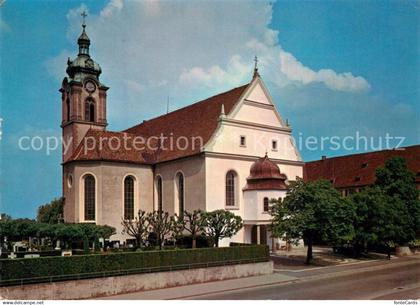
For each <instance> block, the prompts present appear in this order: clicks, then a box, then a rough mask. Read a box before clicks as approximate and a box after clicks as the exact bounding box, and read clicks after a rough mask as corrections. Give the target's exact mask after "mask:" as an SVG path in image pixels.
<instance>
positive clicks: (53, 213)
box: [36, 197, 64, 223]
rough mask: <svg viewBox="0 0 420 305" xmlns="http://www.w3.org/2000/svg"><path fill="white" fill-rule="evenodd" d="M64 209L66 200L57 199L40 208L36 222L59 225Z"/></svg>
mask: <svg viewBox="0 0 420 305" xmlns="http://www.w3.org/2000/svg"><path fill="white" fill-rule="evenodd" d="M63 209H64V199H63V198H62V197H61V198H58V199H57V198H56V199H54V200H52V201H51V202H50V203H47V204H44V205H41V206H40V207H39V208H38V213H37V216H36V220H37V221H38V222H44V223H59V222H60V221H61V219H62V217H63V213H64V211H63Z"/></svg>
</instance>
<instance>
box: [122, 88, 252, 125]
mask: <svg viewBox="0 0 420 305" xmlns="http://www.w3.org/2000/svg"><path fill="white" fill-rule="evenodd" d="M250 84H251V83H247V84H244V85H242V86H238V87H235V88H232V89H229V90H227V91H224V92H221V93H218V94H215V95H212V96H210V97H207V98H205V99H204V100H200V101H197V102H194V103H192V104H190V105H187V106H184V107H182V108H179V109H176V110H174V111H171V112H168V113H165V114H162V115H159V116H156V117H153V118H151V119H149V120H144V121H143V122H141V123H139V124H136V125H134V126H131V127H129V128H127V129H124V130H123V131H121V132H127V130H129V129H133V128H136V127H138V126H140V125H142V124H144V123H148V122H151V121H154V120H157V119H159V118H162V117H165V116H167V115H170V114H173V113H176V112H179V111H181V110H185V109H187V108H189V107H193V106H196V105H199V104H201V103H205V102H207V101H208V100H210V99H213V98H215V97H217V96H220V95H224V94H227V93H230V92H232V91H234V90H237V89H239V88H243V87H247V86H249V85H250Z"/></svg>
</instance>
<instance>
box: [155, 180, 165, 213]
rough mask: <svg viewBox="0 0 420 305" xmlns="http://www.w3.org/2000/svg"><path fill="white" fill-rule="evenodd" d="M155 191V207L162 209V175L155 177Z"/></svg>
mask: <svg viewBox="0 0 420 305" xmlns="http://www.w3.org/2000/svg"><path fill="white" fill-rule="evenodd" d="M156 192H157V205H158V206H157V208H158V211H162V210H163V202H162V177H160V176H159V177H157V180H156Z"/></svg>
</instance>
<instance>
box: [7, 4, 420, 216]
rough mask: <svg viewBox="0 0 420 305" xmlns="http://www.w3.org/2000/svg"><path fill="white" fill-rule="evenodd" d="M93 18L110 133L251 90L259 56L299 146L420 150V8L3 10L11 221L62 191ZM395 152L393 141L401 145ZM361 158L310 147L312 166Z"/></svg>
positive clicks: (104, 6)
mask: <svg viewBox="0 0 420 305" xmlns="http://www.w3.org/2000/svg"><path fill="white" fill-rule="evenodd" d="M82 9H87V10H88V12H89V16H88V19H87V24H88V27H87V32H88V35H89V36H90V38H91V40H92V46H91V54H92V56H93V58H94V59H95V60H96V61H97V62H99V64H100V65H101V67H102V70H103V74H102V76H101V80H102V82H103V83H105V84H106V85H108V86H110V87H111V89H110V90H109V96H108V106H109V112H108V115H109V117H108V121H109V129H110V130H121V129H124V128H126V127H129V126H131V125H133V124H135V123H137V122H140V121H142V120H143V119H147V118H150V117H153V116H156V115H159V114H162V113H163V112H164V111H165V110H166V99H167V96H169V97H170V101H171V105H170V107H171V109H176V108H178V107H181V106H185V105H187V104H189V103H191V102H193V101H196V100H200V99H203V98H205V97H207V96H210V95H213V94H216V93H218V92H221V91H224V90H227V89H229V88H231V87H234V86H237V85H241V84H243V83H246V82H247V81H249V79H250V77H251V71H252V64H253V62H252V58H253V56H254V54H257V55H258V56H259V58H260V72H261V75H262V77H263V79H264V81H265V82H266V83H267V85H268V87H269V89H270V91H271V93H272V96H273V98H274V100H275V102H276V105H277V107H278V109H279V111H280V113H281V114H282V116H283V117H284V118H288V119H289V121H290V122H291V124H292V127H293V130H294V135H295V136H296V137H298V136H299V135H302V137H308V136H316V137H321V136H334V135H337V136H341V137H343V136H347V135H354V133H355V132H356V131H359V132H360V134H361V135H364V136H368V137H379V136H384V135H385V134H386V133H389V134H391V135H393V136H401V137H405V140H404V145H413V144H418V143H419V142H420V138H419V132H418V131H419V130H420V125H419V124H420V123H419V115H420V105H419V96H418V83H419V68H420V67H419V59H418V54H419V40H418V37H419V20H420V19H419V9H420V8H419V5H418V2H415V1H405V0H401V1H277V2H274V3H273V4H272V5H271V4H270V3H269V2H263V1H256V2H245V1H242V2H239V1H230V2H227V1H224V2H223V1H217V2H204V1H200V2H195V3H193V2H191V1H171V2H169V1H163V2H162V1H144V2H134V1H129V2H124V1H122V0H111V1H10V0H7V1H6V2H5V3H3V5H2V6H1V7H0V71H1V73H0V101H1V105H0V117H1V118H2V119H3V122H2V134H3V135H2V139H1V142H0V145H1V146H0V149H1V167H0V170H1V176H0V177H1V181H0V182H1V184H0V190H1V204H0V212H5V213H8V214H11V215H12V216H14V217H34V216H35V214H36V208H37V207H38V206H39V205H40V204H42V203H45V202H49V201H50V200H51V199H52V198H54V197H58V196H60V194H61V166H60V160H61V155H60V153H61V152H60V150H59V149H58V150H56V151H54V152H51V153H50V154H49V155H47V154H46V152H45V149H41V150H39V151H33V150H31V151H22V150H20V149H19V148H18V139H19V138H20V137H22V136H41V137H42V138H43V139H45V138H46V137H48V136H59V135H60V134H61V129H60V127H59V124H60V121H61V112H60V111H61V110H60V95H59V92H58V88H59V87H60V83H61V80H62V78H63V77H64V76H65V65H66V58H67V57H68V56H70V57H74V56H75V55H76V53H77V50H76V39H77V36H78V35H79V34H80V22H81V20H80V15H79V13H80V11H81V10H82ZM394 143H395V142H394ZM354 152H357V151H348V150H344V149H341V150H338V151H337V150H329V149H328V148H327V149H324V150H319V149H318V150H316V151H312V150H309V149H302V150H301V153H302V156H303V158H304V160H313V159H317V158H320V156H321V155H329V156H334V155H341V154H349V153H354Z"/></svg>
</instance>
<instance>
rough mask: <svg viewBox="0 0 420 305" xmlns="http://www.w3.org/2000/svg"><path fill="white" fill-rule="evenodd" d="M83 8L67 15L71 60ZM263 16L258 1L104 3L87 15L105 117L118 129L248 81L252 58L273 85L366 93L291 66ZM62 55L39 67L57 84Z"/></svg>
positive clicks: (347, 76) (349, 78) (362, 84)
mask: <svg viewBox="0 0 420 305" xmlns="http://www.w3.org/2000/svg"><path fill="white" fill-rule="evenodd" d="M84 9H86V10H88V7H86V6H85V5H82V6H80V7H78V8H74V9H72V10H70V11H69V12H68V14H67V18H68V21H69V28H68V33H67V36H68V39H69V41H70V42H71V43H72V44H73V46H74V49H73V51H72V52H71V53H72V57H73V58H74V57H75V56H76V54H77V44H76V41H77V37H78V36H79V35H80V31H81V27H80V24H81V17H80V12H81V11H82V10H84ZM271 18H272V6H271V5H270V4H268V3H264V2H260V1H256V2H251V1H242V2H241V5H238V3H237V2H235V1H226V2H223V3H220V2H212V1H196V2H190V1H188V2H184V1H158V0H148V1H123V0H110V1H109V2H108V3H107V4H106V5H105V6H104V8H103V9H102V10H101V11H100V12H99V13H98V14H91V13H89V16H88V17H87V28H86V30H87V33H88V35H89V37H90V38H91V54H92V56H93V58H94V60H96V61H97V62H98V63H99V64H100V65H101V67H102V71H103V73H102V75H101V81H102V82H103V83H104V84H106V85H107V86H110V90H109V91H108V93H109V94H108V99H109V103H108V104H109V112H108V113H109V118H108V119H109V120H110V121H111V122H112V123H114V124H115V123H116V124H117V127H125V126H127V124H130V123H136V122H138V121H140V120H142V119H143V118H147V117H150V116H154V115H158V114H161V113H163V112H164V111H165V109H166V103H165V102H164V101H165V100H166V98H167V96H170V97H171V103H173V104H172V105H171V109H174V108H177V107H180V106H184V105H186V104H189V103H191V102H192V101H194V100H197V99H200V98H205V97H206V96H208V95H211V94H216V93H218V92H221V91H222V90H227V89H230V88H231V87H233V86H238V85H241V84H243V83H245V82H248V81H249V80H250V79H251V77H252V70H253V57H254V55H258V57H259V67H260V72H261V75H262V76H263V77H264V79H265V80H267V81H270V82H272V83H274V84H275V85H277V86H279V87H281V88H284V87H286V86H289V85H296V84H298V85H301V86H305V85H308V84H311V83H319V84H322V85H324V86H326V87H327V88H330V89H333V90H334V91H347V92H358V91H364V90H366V89H368V88H369V83H368V82H367V81H366V80H365V79H364V78H363V77H361V76H353V75H352V74H351V73H350V72H347V73H337V72H334V71H333V70H330V69H327V68H328V67H327V68H325V69H321V70H319V71H313V70H312V69H310V68H309V67H306V66H305V65H304V64H303V63H301V62H299V61H298V60H297V59H296V58H295V57H294V56H293V55H292V54H290V53H288V52H286V51H284V50H283V49H282V47H281V45H280V44H279V41H278V32H277V31H274V30H272V29H270V27H269V24H270V22H271ZM67 56H69V52H68V51H67V50H63V51H62V52H61V53H60V54H59V55H57V57H55V58H53V59H51V60H49V61H48V62H47V63H46V64H47V68H48V71H49V72H50V73H51V74H52V75H55V76H56V77H57V79H60V80H61V79H62V78H63V77H64V76H65V64H66V61H67ZM158 101H162V103H159V102H158ZM151 103H154V105H155V106H154V107H150V104H151ZM156 103H157V104H156ZM160 104H162V105H160ZM121 105H124V107H121ZM128 110H129V111H128ZM140 115H141V117H140Z"/></svg>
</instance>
